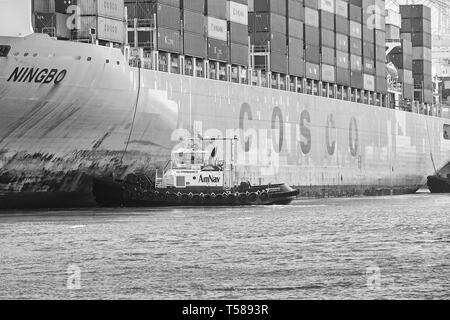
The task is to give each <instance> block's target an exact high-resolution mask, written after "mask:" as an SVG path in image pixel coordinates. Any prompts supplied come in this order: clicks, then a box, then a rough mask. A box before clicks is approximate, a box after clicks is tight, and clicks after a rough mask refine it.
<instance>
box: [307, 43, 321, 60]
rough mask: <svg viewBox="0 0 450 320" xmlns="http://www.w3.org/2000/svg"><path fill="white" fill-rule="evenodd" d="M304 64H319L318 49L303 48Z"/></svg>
mask: <svg viewBox="0 0 450 320" xmlns="http://www.w3.org/2000/svg"><path fill="white" fill-rule="evenodd" d="M305 60H306V62H312V63H317V64H318V63H320V47H319V46H313V45H308V44H307V45H306V47H305Z"/></svg>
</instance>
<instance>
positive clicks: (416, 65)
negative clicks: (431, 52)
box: [412, 60, 432, 74]
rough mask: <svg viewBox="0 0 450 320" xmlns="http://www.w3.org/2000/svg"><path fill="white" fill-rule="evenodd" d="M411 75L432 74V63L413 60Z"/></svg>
mask: <svg viewBox="0 0 450 320" xmlns="http://www.w3.org/2000/svg"><path fill="white" fill-rule="evenodd" d="M412 71H413V74H432V63H431V61H427V60H413V62H412Z"/></svg>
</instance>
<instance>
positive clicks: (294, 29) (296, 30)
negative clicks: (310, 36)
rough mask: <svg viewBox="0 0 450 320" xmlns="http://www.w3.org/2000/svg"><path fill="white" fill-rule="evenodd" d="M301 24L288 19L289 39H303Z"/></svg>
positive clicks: (302, 26)
mask: <svg viewBox="0 0 450 320" xmlns="http://www.w3.org/2000/svg"><path fill="white" fill-rule="evenodd" d="M303 29H304V25H303V22H301V21H299V20H295V19H292V18H290V19H289V24H288V35H289V37H291V38H297V39H303Z"/></svg>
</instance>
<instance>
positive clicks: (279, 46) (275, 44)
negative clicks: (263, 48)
mask: <svg viewBox="0 0 450 320" xmlns="http://www.w3.org/2000/svg"><path fill="white" fill-rule="evenodd" d="M269 41H270V44H271V46H270V49H271V51H272V52H281V53H283V54H287V38H286V35H285V34H281V33H278V32H256V33H255V41H254V43H255V45H267V44H268V42H269Z"/></svg>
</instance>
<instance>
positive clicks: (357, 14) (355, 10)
mask: <svg viewBox="0 0 450 320" xmlns="http://www.w3.org/2000/svg"><path fill="white" fill-rule="evenodd" d="M348 17H349V19H350V20H351V21H357V22H362V9H361V7H358V6H355V5H353V4H350V5H349V8H348Z"/></svg>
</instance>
